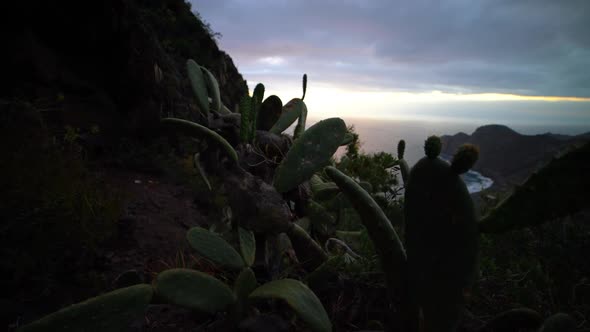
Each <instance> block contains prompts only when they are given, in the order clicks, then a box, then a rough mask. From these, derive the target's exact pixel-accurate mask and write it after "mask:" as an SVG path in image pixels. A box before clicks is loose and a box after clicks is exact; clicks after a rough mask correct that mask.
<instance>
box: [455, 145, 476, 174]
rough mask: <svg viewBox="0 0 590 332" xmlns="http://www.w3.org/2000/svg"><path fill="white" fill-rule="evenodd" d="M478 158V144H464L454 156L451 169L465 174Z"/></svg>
mask: <svg viewBox="0 0 590 332" xmlns="http://www.w3.org/2000/svg"><path fill="white" fill-rule="evenodd" d="M478 158H479V148H478V147H477V146H475V145H473V144H463V145H461V146H460V147H459V149H458V150H457V152H455V155H454V156H453V161H452V162H451V169H452V170H453V171H454V172H455V173H457V174H463V173H465V172H467V171H468V170H469V169H471V167H473V165H474V164H475V162H476V161H477V159H478Z"/></svg>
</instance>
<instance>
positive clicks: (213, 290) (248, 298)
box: [19, 227, 332, 332]
mask: <svg viewBox="0 0 590 332" xmlns="http://www.w3.org/2000/svg"><path fill="white" fill-rule="evenodd" d="M238 232H239V241H240V250H241V254H240V253H238V252H237V251H236V250H235V249H233V247H232V246H231V245H230V244H229V243H228V242H226V241H225V240H224V239H223V238H221V237H220V236H219V235H217V234H215V233H212V232H210V231H208V230H206V229H203V228H200V227H194V228H192V229H190V230H189V231H188V232H187V240H188V242H189V244H190V246H191V247H192V248H193V249H195V250H196V251H197V252H198V254H199V255H200V256H202V257H204V258H207V259H208V260H210V261H212V262H213V263H215V264H216V265H217V266H220V267H225V268H228V269H231V270H234V271H240V273H239V274H238V276H237V278H236V279H235V282H234V287H233V289H232V288H230V287H229V286H227V285H226V284H225V283H224V282H222V281H221V280H219V279H217V278H215V277H214V276H211V275H209V274H206V273H203V272H200V271H196V270H192V269H186V268H177V269H170V270H166V271H163V272H161V273H159V274H158V275H157V277H156V279H155V282H154V285H153V286H151V285H146V284H139V285H134V286H131V287H127V288H123V289H119V290H116V291H113V292H111V293H107V294H104V295H101V296H98V297H96V298H92V299H90V300H87V301H85V302H82V303H79V304H75V305H72V306H69V307H67V308H64V309H62V310H60V311H58V312H56V313H53V314H50V315H48V316H46V317H44V318H41V319H40V320H37V321H35V322H33V323H31V324H28V325H26V326H24V327H22V328H21V329H20V330H19V331H24V332H35V331H72V332H74V331H97V332H98V331H125V330H127V328H128V327H129V324H130V323H131V321H133V320H134V319H136V318H138V317H140V316H141V315H142V314H143V313H144V312H145V310H146V308H147V306H148V305H149V304H150V303H151V301H152V297H154V298H157V299H158V301H164V302H165V303H169V304H174V305H178V306H182V307H186V308H189V309H193V310H197V311H199V312H204V313H209V314H213V313H216V312H218V311H229V312H230V313H232V314H233V318H234V319H235V320H236V321H235V323H236V324H237V323H239V321H240V320H242V319H244V318H245V315H246V312H247V307H248V306H249V305H250V304H251V303H254V302H255V301H257V300H260V299H280V300H283V301H284V302H285V303H287V304H288V305H289V306H290V307H291V308H292V309H293V311H294V312H295V313H297V315H298V316H299V317H300V318H301V320H302V321H303V322H305V323H306V324H307V326H308V327H309V328H310V330H311V331H316V332H329V331H331V330H332V324H331V322H330V319H329V318H328V315H327V313H326V311H325V309H324V307H323V305H322V303H321V302H320V300H319V299H318V298H317V296H316V295H315V294H314V293H313V291H311V290H310V289H309V288H308V287H307V286H306V285H305V284H303V283H302V282H300V281H298V280H294V279H282V280H275V281H271V282H268V283H266V284H263V285H261V286H258V285H257V281H256V277H255V275H254V273H253V271H252V270H251V269H250V265H251V264H252V263H253V261H254V257H253V256H254V254H255V248H256V244H255V240H254V236H253V234H252V233H251V232H250V231H247V230H244V229H239V230H238Z"/></svg>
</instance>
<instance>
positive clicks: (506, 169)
mask: <svg viewBox="0 0 590 332" xmlns="http://www.w3.org/2000/svg"><path fill="white" fill-rule="evenodd" d="M442 140H443V151H442V153H443V154H446V155H452V154H453V152H454V151H456V149H457V148H458V147H459V146H460V145H461V144H463V143H472V144H475V145H477V146H479V148H480V157H479V160H478V162H477V163H476V165H475V167H474V169H475V170H476V171H478V172H480V173H482V174H484V175H485V176H489V177H491V178H492V179H493V180H494V182H495V183H496V184H498V185H500V186H503V185H511V184H518V183H520V182H522V181H523V180H525V179H526V178H527V177H528V176H529V175H530V174H531V173H532V172H533V171H534V170H536V169H537V168H539V167H540V166H542V165H543V164H544V163H546V162H547V161H548V160H550V159H551V157H553V156H554V155H555V154H557V153H558V152H560V151H561V150H563V149H565V148H567V147H568V146H569V145H572V144H576V143H579V142H581V141H585V140H588V135H587V134H584V135H579V136H565V135H553V134H549V133H547V134H542V135H521V134H519V133H517V132H516V131H514V130H512V129H510V128H508V127H506V126H502V125H486V126H482V127H479V128H477V129H476V130H475V131H474V132H473V134H471V135H468V134H465V133H457V134H455V135H452V136H450V135H445V136H442Z"/></svg>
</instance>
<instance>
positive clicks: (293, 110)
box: [269, 98, 307, 135]
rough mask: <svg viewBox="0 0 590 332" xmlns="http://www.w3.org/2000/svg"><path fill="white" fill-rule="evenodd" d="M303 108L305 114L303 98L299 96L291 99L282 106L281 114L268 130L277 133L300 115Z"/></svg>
mask: <svg viewBox="0 0 590 332" xmlns="http://www.w3.org/2000/svg"><path fill="white" fill-rule="evenodd" d="M304 108H305V110H306V114H307V107H306V106H305V103H304V102H303V100H301V99H299V98H293V99H291V100H290V101H289V102H288V103H287V104H286V105H285V106H283V110H282V113H281V116H280V117H279V119H278V120H277V122H276V123H275V124H274V125H273V126H272V128H270V130H269V131H270V132H271V133H273V134H277V135H278V134H280V133H282V132H283V131H285V130H286V129H287V128H289V126H291V125H292V124H293V122H295V120H297V118H298V117H299V116H301V114H302V113H303V109H304Z"/></svg>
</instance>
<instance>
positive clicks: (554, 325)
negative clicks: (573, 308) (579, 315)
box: [539, 312, 577, 332]
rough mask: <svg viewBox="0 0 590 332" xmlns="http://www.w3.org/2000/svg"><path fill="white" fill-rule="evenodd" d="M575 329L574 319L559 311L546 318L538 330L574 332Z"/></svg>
mask: <svg viewBox="0 0 590 332" xmlns="http://www.w3.org/2000/svg"><path fill="white" fill-rule="evenodd" d="M576 330H577V323H576V321H575V320H574V319H573V318H572V317H571V316H570V315H568V314H565V313H563V312H560V313H557V314H555V315H553V316H551V317H549V318H547V319H546V320H545V321H544V322H543V326H541V329H540V330H539V332H575V331H576Z"/></svg>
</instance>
